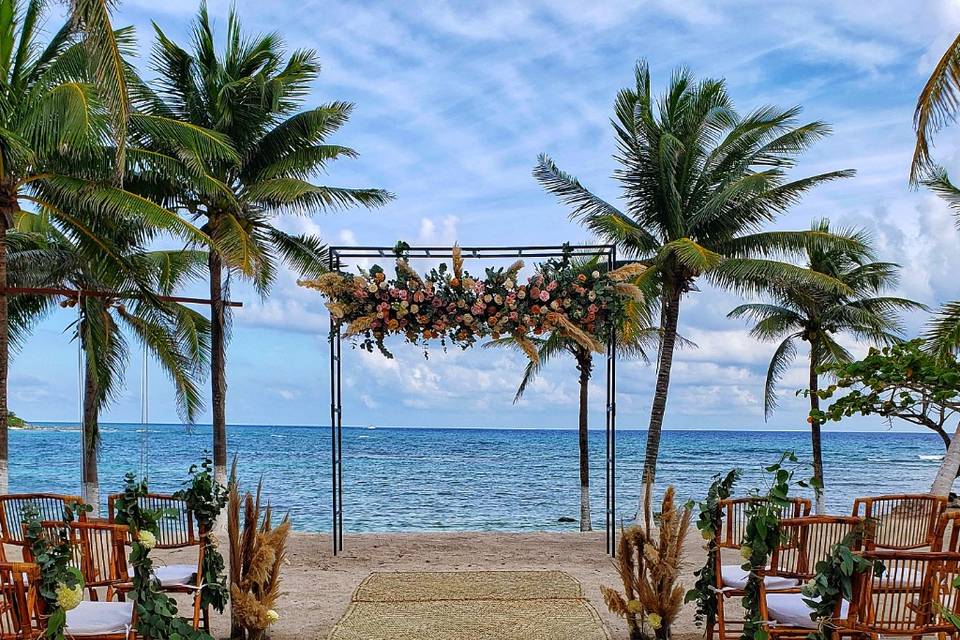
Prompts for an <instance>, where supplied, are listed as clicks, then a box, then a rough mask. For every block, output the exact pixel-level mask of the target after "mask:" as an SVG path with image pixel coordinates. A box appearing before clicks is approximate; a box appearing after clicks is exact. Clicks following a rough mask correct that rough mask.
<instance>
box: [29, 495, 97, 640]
mask: <svg viewBox="0 0 960 640" xmlns="http://www.w3.org/2000/svg"><path fill="white" fill-rule="evenodd" d="M91 510H92V507H91V506H90V505H85V504H79V503H78V504H76V505H73V506H65V507H64V510H63V522H64V524H65V525H66V524H68V523H70V522H73V521H74V519H75V517H76V514H77V513H82V512H89V511H91ZM22 515H23V522H24V523H26V536H25V541H26V543H27V545H28V546H29V547H30V555H31V556H32V557H33V561H34V563H36V565H37V567H38V568H39V570H40V584H39V585H38V588H37V591H38V593H39V594H40V597H41V598H43V601H44V604H45V607H44V609H45V611H46V614H47V616H48V617H47V621H46V630H45V631H44V634H43V637H44V638H50V639H51V640H65V638H66V636H65V634H64V626H65V625H66V623H67V612H66V610H65V609H64V607H63V606H61V604H60V602H59V598H60V594H59V593H58V591H59V590H63V589H68V590H75V589H80V590H81V592H82V589H83V587H84V580H83V574H82V573H81V572H80V570H79V569H78V568H76V567H74V566H72V565H73V546H72V545H71V543H70V531H69V529H67V528H66V527H63V528H56V529H54V530H53V531H52V532H50V531H49V530H47V531H44V528H43V526H42V525H41V520H40V510H39V509H38V508H37V507H36V506H34V505H32V504H27V505H26V506H24V508H23V514H22Z"/></svg>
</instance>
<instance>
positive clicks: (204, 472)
mask: <svg viewBox="0 0 960 640" xmlns="http://www.w3.org/2000/svg"><path fill="white" fill-rule="evenodd" d="M189 473H190V480H188V481H186V482H185V483H184V488H183V489H181V490H180V491H178V492H177V493H175V494H174V496H175V497H177V498H179V499H181V500H183V501H184V502H185V503H186V505H187V507H188V508H189V509H190V510H191V511H192V512H193V516H194V518H196V520H197V526H198V527H199V529H200V533H201V535H202V536H203V544H204V547H203V567H202V571H201V574H202V575H201V576H200V584H202V585H203V589H202V592H201V596H200V598H201V605H202V606H204V607H206V606H207V605H209V606H212V607H213V608H214V609H216V610H217V611H218V612H219V613H223V611H224V609H225V608H226V606H227V598H228V596H229V591H228V589H227V578H226V573H225V571H226V566H225V564H224V560H223V556H222V555H221V554H220V550H219V548H218V546H217V542H216V540H215V539H214V537H213V528H214V526H215V525H216V521H217V517H218V516H219V515H220V512H221V511H222V510H223V507H225V506H226V504H227V498H228V496H229V492H228V491H227V489H226V487H224V486H222V485H221V484H219V483H218V482H216V481H215V480H214V473H213V461H212V460H211V459H210V458H209V456H206V455H205V456H204V458H203V461H202V462H201V463H200V465H199V466H197V465H191V467H190V472H189Z"/></svg>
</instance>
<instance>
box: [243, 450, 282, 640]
mask: <svg viewBox="0 0 960 640" xmlns="http://www.w3.org/2000/svg"><path fill="white" fill-rule="evenodd" d="M262 488H263V481H262V480H261V482H260V483H259V484H257V493H256V496H254V495H252V494H250V493H249V492H247V493H246V494H245V495H244V496H243V497H242V498H241V497H240V492H239V489H238V486H237V461H236V459H234V461H233V468H232V469H231V470H230V494H229V502H228V506H227V531H228V534H229V537H230V628H231V630H230V637H231V638H233V639H235V640H262V639H263V638H265V637H266V630H267V628H268V627H269V626H270V624H271V623H273V622H274V621H275V620H276V615H277V614H276V612H275V611H274V607H275V606H276V602H277V597H278V596H279V594H280V567H281V565H282V564H283V562H284V559H285V557H286V546H287V537H288V535H289V534H290V518H289V517H288V516H284V518H283V521H282V522H281V523H280V524H279V525H278V526H276V527H274V526H273V525H272V516H273V513H272V509H271V508H270V505H269V504H268V505H267V506H266V507H265V508H261V501H260V497H261V491H262ZM241 502H242V503H243V521H242V527H241V519H240V518H241V516H240V512H241V508H240V504H241Z"/></svg>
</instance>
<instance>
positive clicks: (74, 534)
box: [24, 520, 130, 600]
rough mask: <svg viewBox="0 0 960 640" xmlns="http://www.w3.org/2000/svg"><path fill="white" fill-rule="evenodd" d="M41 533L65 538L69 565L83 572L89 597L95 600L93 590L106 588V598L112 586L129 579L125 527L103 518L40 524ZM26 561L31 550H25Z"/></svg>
mask: <svg viewBox="0 0 960 640" xmlns="http://www.w3.org/2000/svg"><path fill="white" fill-rule="evenodd" d="M41 527H42V530H43V535H45V536H46V537H47V538H49V539H50V540H51V541H58V540H61V539H63V538H64V537H66V539H67V540H68V541H69V543H70V545H71V547H72V550H73V562H72V565H73V566H74V567H75V568H77V569H79V570H80V573H82V574H83V581H84V583H85V584H86V587H87V590H88V591H89V593H90V597H91V599H93V600H96V599H98V597H97V593H96V591H95V590H96V589H97V588H102V587H107V588H108V599H109V596H110V595H112V588H113V587H116V586H117V585H120V584H123V583H126V582H129V581H130V576H129V575H128V573H127V548H126V542H127V527H126V526H124V525H120V524H113V523H110V522H106V521H103V520H94V521H85V522H71V523H69V524H68V523H64V522H58V521H46V522H42V523H41ZM24 557H25V559H26V560H27V561H28V562H29V561H32V560H33V558H32V557H31V554H30V549H29V548H26V549H24Z"/></svg>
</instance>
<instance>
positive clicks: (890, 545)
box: [853, 493, 947, 550]
mask: <svg viewBox="0 0 960 640" xmlns="http://www.w3.org/2000/svg"><path fill="white" fill-rule="evenodd" d="M946 507H947V499H946V498H944V497H943V496H935V495H931V494H926V493H919V494H906V493H905V494H894V495H886V496H871V497H865V498H857V499H856V500H854V501H853V515H855V516H859V517H862V518H867V519H872V520H874V521H875V522H876V533H875V539H874V545H875V547H876V548H877V549H899V550H909V549H922V548H924V547H926V548H928V549H929V548H931V547H932V545H933V542H934V538H935V535H936V529H937V523H938V522H939V520H940V515H941V514H942V513H943V512H944V510H945V509H946Z"/></svg>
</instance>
